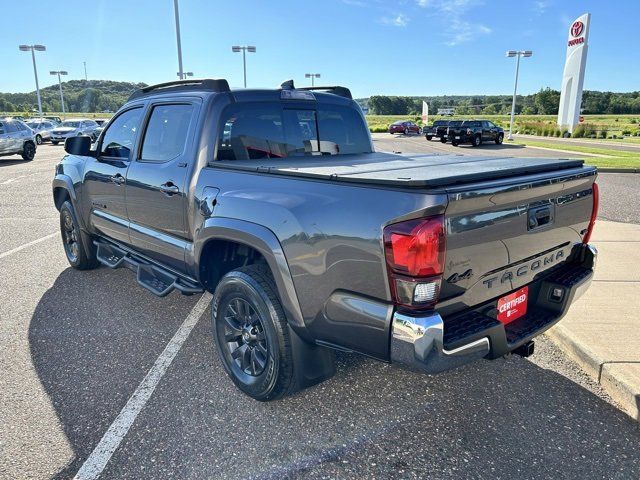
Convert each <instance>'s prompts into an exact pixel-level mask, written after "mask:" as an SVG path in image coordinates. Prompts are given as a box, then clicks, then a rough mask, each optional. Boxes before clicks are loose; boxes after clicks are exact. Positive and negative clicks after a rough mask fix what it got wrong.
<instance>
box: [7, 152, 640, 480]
mask: <svg viewBox="0 0 640 480" xmlns="http://www.w3.org/2000/svg"><path fill="white" fill-rule="evenodd" d="M61 152H62V149H61V147H52V146H49V145H46V146H43V147H41V148H39V149H38V154H37V157H36V159H35V160H34V161H33V162H31V163H28V164H27V163H20V162H16V163H12V162H11V161H9V162H7V161H4V162H3V161H2V160H0V188H1V189H2V190H1V191H2V202H1V203H0V219H1V221H2V223H1V224H0V225H1V230H0V292H1V293H2V294H1V295H0V318H1V321H0V371H1V372H2V375H0V405H1V406H2V407H1V408H0V478H2V479H5V478H6V479H14V478H69V477H72V476H73V475H74V474H75V473H76V472H77V471H78V469H79V468H80V466H81V465H82V464H83V463H84V462H85V460H86V459H87V457H88V456H89V454H90V453H91V452H92V450H93V449H94V447H95V446H96V445H97V444H98V442H99V441H100V439H101V437H102V436H103V434H104V433H105V432H106V431H107V429H108V428H109V426H110V425H111V424H112V422H114V420H115V419H116V417H117V415H118V413H119V412H120V410H121V409H122V408H123V407H124V406H125V404H126V403H127V400H128V399H129V398H130V397H131V395H132V393H133V392H134V391H135V389H136V388H137V386H138V385H139V384H140V382H141V381H142V379H143V378H144V377H145V375H146V373H147V372H148V371H149V369H150V368H151V366H152V365H153V364H154V362H155V361H156V359H157V358H158V356H159V355H160V354H161V352H162V351H163V349H164V348H165V345H166V344H167V342H168V341H169V340H170V339H171V337H172V336H173V335H174V333H175V332H176V330H177V329H178V327H179V326H180V325H181V324H182V322H183V321H184V319H185V318H186V317H187V315H188V314H189V312H190V311H191V309H192V308H193V307H194V305H195V304H196V302H197V300H198V298H197V297H184V296H180V295H179V294H175V293H174V294H171V295H170V296H168V297H166V298H164V299H158V298H155V297H153V296H152V295H151V294H149V293H147V292H146V291H144V290H142V289H140V288H139V287H138V286H137V285H136V283H135V280H134V278H133V276H132V275H131V273H130V272H129V271H127V270H124V269H123V270H115V271H113V270H109V269H106V268H100V269H97V270H93V271H89V272H77V271H74V270H72V269H71V268H69V267H68V266H67V263H66V260H65V258H64V255H63V251H62V246H61V243H60V240H59V239H58V237H57V236H52V237H47V235H49V234H51V233H55V232H56V231H57V214H56V211H55V209H54V208H53V207H52V204H51V198H50V180H51V177H52V175H53V166H54V164H55V162H56V160H57V159H58V158H59V157H60V156H61ZM605 198H606V197H605ZM605 202H606V200H605ZM43 238H44V239H43ZM30 242H38V243H31V244H29V243H30ZM209 315H210V312H209V311H206V312H205V313H204V315H203V316H202V318H200V320H199V322H198V323H197V324H196V326H195V328H194V330H193V332H192V333H191V335H190V336H189V337H188V339H187V340H186V342H185V344H184V346H183V347H182V349H181V350H180V351H179V352H178V354H177V356H176V358H175V360H174V362H173V364H171V366H170V367H169V369H168V370H167V373H166V375H165V376H164V377H163V378H162V380H161V381H160V383H159V385H158V386H157V388H156V390H155V391H154V392H153V394H152V395H151V398H150V400H149V402H148V403H147V404H146V406H145V407H144V408H143V409H142V411H141V413H140V415H139V416H138V417H137V419H136V420H135V422H134V423H133V426H132V427H131V429H130V430H129V431H128V433H127V434H126V436H125V437H124V440H123V442H122V444H121V445H120V446H119V448H118V449H117V450H116V451H115V453H114V455H113V457H112V458H111V459H110V461H109V463H108V464H107V466H106V469H105V470H104V472H103V475H102V478H132V479H134V478H143V477H144V478H169V477H178V478H223V477H224V478H273V479H279V478H442V479H445V478H446V479H448V478H491V479H494V478H514V477H517V478H607V479H609V478H618V479H627V478H638V477H640V426H639V425H638V424H637V423H636V422H633V421H632V420H631V419H630V418H628V417H627V416H626V415H624V414H623V413H621V412H620V411H619V410H617V409H616V408H615V406H614V405H612V404H611V401H610V399H609V398H608V397H607V396H606V395H605V394H604V393H603V392H602V391H601V390H600V389H599V387H598V386H597V385H594V384H593V383H592V382H591V381H590V380H589V379H588V377H586V375H585V374H584V373H583V372H582V371H581V370H580V369H579V368H577V367H576V366H575V365H574V364H573V363H571V362H570V361H569V360H567V358H566V357H565V356H564V355H563V354H562V353H561V352H559V351H558V350H557V349H555V347H554V346H553V345H552V344H550V343H549V342H548V341H546V340H545V339H541V340H540V341H539V342H537V352H536V354H535V355H534V356H533V357H531V358H530V359H522V358H519V357H509V358H506V359H500V360H497V361H494V362H486V361H482V362H479V363H476V364H473V365H469V366H466V367H464V368H462V369H459V370H456V371H452V372H448V373H445V374H442V375H440V376H434V377H429V376H424V375H417V374H413V373H409V372H405V371H402V370H398V369H396V368H393V367H391V366H388V365H384V364H380V363H377V362H374V361H372V360H369V359H366V358H362V357H357V356H354V355H346V354H340V355H339V364H338V371H337V374H336V375H335V377H334V378H332V379H331V380H329V381H327V382H325V383H323V384H321V385H319V386H316V387H314V388H311V389H308V390H306V391H304V392H301V393H299V394H297V395H295V396H293V397H290V398H287V399H284V400H282V401H278V402H273V403H266V404H265V403H258V402H254V401H252V400H249V399H247V398H246V397H244V396H242V395H241V394H239V393H238V391H237V390H236V389H235V388H234V387H233V386H232V384H231V382H230V381H229V380H228V379H227V377H226V376H225V374H224V371H223V369H222V366H221V365H220V362H219V361H218V359H217V357H216V355H215V352H214V347H213V344H212V340H211V335H210V326H209Z"/></svg>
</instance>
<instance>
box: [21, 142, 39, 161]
mask: <svg viewBox="0 0 640 480" xmlns="http://www.w3.org/2000/svg"><path fill="white" fill-rule="evenodd" d="M35 156H36V146H35V144H34V143H33V142H24V145H23V146H22V158H23V159H24V160H26V161H27V162H30V161H31V160H33V157H35Z"/></svg>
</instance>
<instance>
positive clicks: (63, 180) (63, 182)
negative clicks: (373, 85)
mask: <svg viewBox="0 0 640 480" xmlns="http://www.w3.org/2000/svg"><path fill="white" fill-rule="evenodd" d="M51 186H52V192H53V201H54V203H55V201H56V194H55V193H56V190H57V189H59V188H62V189H63V190H66V191H67V194H68V195H69V198H70V199H71V204H72V205H73V208H74V210H75V211H76V212H77V211H78V209H77V208H76V204H77V201H78V198H77V197H76V189H75V188H73V182H72V181H71V177H69V175H64V174H60V173H58V174H56V176H55V177H53V182H52V185H51ZM56 208H57V205H56Z"/></svg>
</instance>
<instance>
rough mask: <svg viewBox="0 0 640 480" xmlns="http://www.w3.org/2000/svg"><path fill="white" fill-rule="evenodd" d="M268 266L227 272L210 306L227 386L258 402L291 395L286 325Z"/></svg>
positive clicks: (291, 367) (290, 352) (290, 357)
mask: <svg viewBox="0 0 640 480" xmlns="http://www.w3.org/2000/svg"><path fill="white" fill-rule="evenodd" d="M276 292H277V289H276V286H275V283H274V281H273V277H272V275H271V272H270V271H269V269H268V267H266V266H265V265H259V264H257V265H249V266H246V267H242V268H239V269H237V270H233V271H231V272H229V273H227V274H226V275H225V276H224V277H222V280H220V283H218V286H217V287H216V290H215V293H214V295H213V299H212V301H211V314H212V326H213V336H214V340H215V343H216V346H217V350H218V355H219V357H220V360H221V361H222V365H223V367H224V369H225V371H226V372H227V375H229V377H230V378H231V380H232V381H233V383H235V385H236V386H237V387H238V388H239V389H240V390H241V391H242V392H243V393H245V394H247V395H248V396H250V397H251V398H253V399H255V400H259V401H263V402H264V401H269V400H275V399H278V398H281V397H284V396H286V395H288V394H290V393H292V392H293V391H294V390H295V387H296V382H295V377H294V365H293V349H292V346H291V338H290V336H289V326H288V324H287V320H286V317H285V315H284V310H283V308H282V304H281V303H280V300H279V299H278V296H277V294H276Z"/></svg>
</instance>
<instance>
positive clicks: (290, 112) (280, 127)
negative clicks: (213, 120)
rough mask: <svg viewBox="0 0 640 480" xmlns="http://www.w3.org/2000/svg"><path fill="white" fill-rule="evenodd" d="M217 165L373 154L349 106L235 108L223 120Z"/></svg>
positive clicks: (230, 109) (275, 105)
mask: <svg viewBox="0 0 640 480" xmlns="http://www.w3.org/2000/svg"><path fill="white" fill-rule="evenodd" d="M223 119H224V128H222V131H221V132H220V143H219V146H218V160H253V159H260V158H285V157H290V156H303V155H339V154H348V153H368V152H371V151H372V149H371V142H370V140H369V134H368V132H367V130H366V127H365V123H364V121H363V120H362V118H361V117H360V115H359V114H358V112H357V111H356V110H355V109H353V108H349V107H343V106H337V105H319V106H318V108H317V110H316V109H304V108H291V109H289V108H282V106H281V105H280V104H277V103H269V104H261V105H255V104H240V105H233V106H231V107H229V108H228V109H227V111H226V112H225V113H224V115H223Z"/></svg>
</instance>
